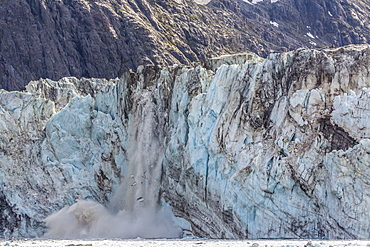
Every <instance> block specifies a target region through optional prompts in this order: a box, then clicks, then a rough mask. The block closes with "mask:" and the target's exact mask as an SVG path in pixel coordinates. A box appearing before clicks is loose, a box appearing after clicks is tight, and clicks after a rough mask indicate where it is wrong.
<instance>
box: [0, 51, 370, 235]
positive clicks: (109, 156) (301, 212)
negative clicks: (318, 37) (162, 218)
mask: <svg viewBox="0 0 370 247" xmlns="http://www.w3.org/2000/svg"><path fill="white" fill-rule="evenodd" d="M369 56H370V47H369V46H367V45H363V46H349V47H344V48H337V49H328V50H312V49H300V50H296V51H291V52H287V53H275V54H271V55H269V56H268V57H267V58H266V59H263V58H260V57H258V56H257V55H254V54H244V55H238V56H228V57H221V58H218V59H214V60H211V61H208V62H207V63H206V64H204V65H202V66H200V65H198V66H194V67H191V66H190V67H187V66H177V65H175V66H172V67H165V68H159V67H155V66H140V67H139V68H138V70H137V73H133V72H126V73H124V75H123V76H122V77H121V78H119V79H113V80H109V81H107V80H104V79H76V78H63V79H61V80H59V81H52V80H48V79H46V80H39V81H32V82H31V83H30V84H28V86H27V89H26V91H25V92H6V91H2V92H1V93H0V106H1V111H0V140H1V142H0V145H1V146H0V169H1V173H0V174H1V175H0V191H1V195H0V208H1V211H0V224H1V226H2V227H1V232H0V234H1V236H5V237H9V236H27V237H30V236H31V237H32V236H41V234H42V233H43V232H44V231H45V228H44V225H43V223H42V221H43V219H44V218H45V217H46V216H48V215H49V214H51V213H52V212H55V211H57V210H59V209H61V208H62V207H64V206H66V205H71V204H73V203H74V202H75V201H76V200H77V199H90V200H94V201H96V202H99V203H102V204H104V205H107V204H108V201H112V200H116V199H117V198H114V197H115V196H113V194H114V192H115V191H117V188H118V186H119V184H124V185H126V187H127V188H128V187H130V186H129V185H130V184H131V185H133V184H135V186H137V188H138V190H137V191H136V192H135V191H131V192H130V194H129V195H130V196H132V197H133V199H134V200H131V199H129V200H126V199H125V198H126V197H125V196H123V197H122V198H121V200H122V201H123V203H122V205H124V207H126V208H127V207H128V208H129V207H130V206H132V207H135V205H136V204H135V203H140V202H141V201H142V199H144V198H141V197H138V196H139V193H141V191H144V190H148V191H150V193H151V194H157V195H158V196H159V197H160V198H161V199H158V200H165V201H166V202H167V203H168V204H170V205H171V206H172V208H173V211H174V213H175V215H176V216H178V217H182V218H184V219H186V220H187V221H189V222H190V223H191V226H192V231H193V234H194V235H196V236H200V237H212V238H330V239H338V238H347V239H352V238H360V239H368V238H369V228H370V223H369V221H368V220H367V219H369V217H370V215H369V214H370V213H369V211H368V207H369V205H370V200H369V198H370V197H369V195H368V194H369V191H370V188H369V176H368V174H369V172H370V171H369V167H370V165H369V150H370V140H369V137H368V134H369V128H370V126H369V124H370V122H369V121H367V120H368V115H367V112H368V111H369V109H370V107H369V105H368V98H369V89H368V88H369V87H370V85H369V82H370V76H369V68H370V64H369V63H370V62H369V61H370V59H369ZM143 163H145V164H148V165H149V166H148V167H147V168H145V169H148V170H146V172H144V171H143V166H141V164H143ZM161 167H162V168H161ZM152 168H153V170H151V169H152ZM158 169H159V170H158ZM132 179H135V181H133V180H132ZM140 179H141V180H140ZM158 181H160V184H161V186H160V188H158V187H155V186H151V185H153V184H157V183H158ZM134 182H136V183H134ZM140 186H141V187H140ZM139 187H140V188H143V189H139ZM124 188H125V186H124ZM130 188H131V187H130ZM135 193H136V194H135ZM121 194H122V195H125V193H121ZM130 201H132V202H133V203H134V204H130V203H128V202H130Z"/></svg>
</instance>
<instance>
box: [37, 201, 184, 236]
mask: <svg viewBox="0 0 370 247" xmlns="http://www.w3.org/2000/svg"><path fill="white" fill-rule="evenodd" d="M175 221H176V219H175V217H174V216H173V214H172V211H171V210H170V208H169V207H157V208H156V209H148V208H142V209H140V210H137V211H135V212H126V211H124V210H121V211H119V212H118V213H117V214H113V213H112V212H110V211H109V210H108V209H107V208H106V207H104V206H103V205H101V204H99V203H97V202H94V201H85V200H80V201H78V202H77V203H75V204H73V205H72V206H66V207H64V208H63V209H61V210H60V211H58V212H56V213H54V214H52V215H50V216H49V217H47V218H46V219H45V222H46V226H47V227H48V228H49V230H48V231H47V233H46V234H45V235H44V237H45V238H56V239H85V238H136V237H141V238H179V237H180V236H181V233H182V230H181V228H180V227H179V226H177V225H176V223H175Z"/></svg>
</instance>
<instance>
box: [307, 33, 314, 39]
mask: <svg viewBox="0 0 370 247" xmlns="http://www.w3.org/2000/svg"><path fill="white" fill-rule="evenodd" d="M306 35H307V36H308V37H310V38H311V39H314V38H315V36H313V35H312V33H310V32H308V33H306Z"/></svg>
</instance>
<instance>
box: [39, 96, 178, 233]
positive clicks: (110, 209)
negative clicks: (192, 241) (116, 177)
mask: <svg viewBox="0 0 370 247" xmlns="http://www.w3.org/2000/svg"><path fill="white" fill-rule="evenodd" d="M149 96H150V95H149ZM134 100H135V104H134V108H133V109H132V112H133V113H134V114H132V115H131V117H130V120H129V124H128V126H129V127H128V130H127V131H128V134H129V138H128V144H127V147H126V148H125V149H126V150H127V159H128V162H127V167H126V169H124V170H125V172H126V173H125V174H124V177H123V181H122V183H121V185H120V186H119V187H118V189H117V190H116V191H115V193H114V195H113V197H112V198H111V200H110V202H109V203H108V205H107V206H106V207H105V206H103V205H101V204H99V203H97V202H94V201H86V200H80V201H78V202H77V203H75V204H73V205H72V206H66V207H64V208H63V209H62V210H60V211H59V212H57V213H54V214H52V215H50V216H49V217H47V218H46V219H45V222H46V226H47V227H48V228H49V230H48V232H47V233H46V234H45V235H44V237H46V238H64V239H65V238H135V237H142V238H177V237H180V235H181V233H182V230H181V228H180V227H179V226H178V225H177V224H176V217H175V216H174V215H173V213H172V211H171V209H170V207H169V206H166V203H164V202H162V201H161V199H160V186H161V175H162V159H163V139H164V134H163V131H162V130H161V127H160V126H161V125H162V124H161V122H160V120H159V119H158V116H159V115H160V114H161V113H160V112H159V110H158V107H156V105H155V104H154V103H153V102H152V97H142V96H141V95H139V96H138V97H137V98H136V99H134ZM143 116H145V117H143ZM161 154H162V155H161Z"/></svg>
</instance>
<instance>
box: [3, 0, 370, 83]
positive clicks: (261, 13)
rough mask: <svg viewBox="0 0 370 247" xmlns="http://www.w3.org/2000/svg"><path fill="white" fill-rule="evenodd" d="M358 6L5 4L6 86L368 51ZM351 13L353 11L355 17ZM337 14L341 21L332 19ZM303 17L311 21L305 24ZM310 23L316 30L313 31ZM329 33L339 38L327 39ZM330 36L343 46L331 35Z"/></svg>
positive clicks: (121, 1)
mask: <svg viewBox="0 0 370 247" xmlns="http://www.w3.org/2000/svg"><path fill="white" fill-rule="evenodd" d="M356 3H357V4H355V2H353V1H348V0H347V1H342V2H339V1H324V0H309V1H306V4H303V3H300V1H293V0H280V1H277V2H274V3H271V2H270V1H260V2H258V3H257V4H249V3H246V2H243V1H235V0H230V1H226V0H213V1H211V2H210V3H208V4H207V5H198V4H196V3H194V2H192V1H172V0H135V1H134V0H130V1H128V0H114V1H110V2H106V1H103V0H95V1H86V0H63V1H62V0H58V1H47V0H16V1H3V2H1V3H0V75H1V76H0V87H1V88H4V89H8V90H21V89H23V88H24V86H25V85H26V84H27V83H28V82H29V81H30V80H35V79H39V78H50V79H54V80H57V79H60V78H62V77H65V76H76V77H78V78H80V77H98V78H107V79H109V78H115V77H119V76H121V75H122V73H123V72H124V71H127V70H129V69H132V70H136V68H137V67H138V66H139V65H146V64H158V65H171V64H175V63H182V64H189V63H191V62H199V61H205V60H206V59H207V58H210V57H212V56H219V55H223V54H229V53H239V52H245V51H251V52H255V53H257V54H259V55H260V56H264V57H266V56H267V55H268V54H269V53H271V52H273V51H275V52H281V51H287V50H292V49H297V48H299V47H328V46H331V45H336V46H341V45H346V44H350V43H366V42H368V40H369V17H368V16H370V15H368V13H369V8H368V5H369V3H368V1H367V0H366V1H358V2H356ZM342 5H343V6H345V7H346V6H347V7H346V8H347V9H348V10H347V12H346V11H344V10H343V8H344V7H343V6H342ZM310 6H311V7H312V6H313V7H312V8H311V9H312V10H311V9H310V8H309V7H310ZM327 6H329V7H330V8H329V7H327ZM328 8H329V9H330V14H331V15H333V16H332V19H333V20H330V21H328V19H330V18H331V17H330V16H329V12H328ZM305 9H306V11H304V10H305ZM323 11H324V12H323ZM325 11H326V12H327V13H326V12H325ZM311 12H313V13H316V12H317V14H318V15H320V13H324V14H325V15H324V17H325V18H324V17H322V18H321V19H320V18H316V17H315V15H313V16H311ZM300 13H303V14H304V15H303V17H304V18H306V19H304V20H301V15H300ZM348 13H350V14H348ZM353 16H357V19H356V18H352V17H353ZM329 17H330V18H329ZM347 17H348V18H347ZM350 17H351V18H350ZM284 19H288V20H289V21H288V22H287V21H285V22H284ZM347 19H348V20H347ZM315 21H317V25H316V24H315V23H316V22H315ZM309 22H310V23H311V22H312V23H313V24H312V25H311V26H312V27H311V29H310V30H309V29H307V26H308V23H309ZM320 23H321V24H320ZM361 23H362V24H363V25H362V26H361ZM294 24H296V25H298V26H299V27H298V28H297V27H295V26H294ZM314 24H315V25H314ZM359 28H360V30H358V29H359ZM329 29H332V31H331V32H327V31H328V30H329ZM356 29H357V31H356ZM294 30H296V31H294ZM292 31H294V32H293V33H292ZM329 31H330V30H329ZM329 34H330V35H332V36H333V37H334V36H335V38H333V37H331V36H330V37H324V36H325V35H329ZM316 36H317V37H318V38H316ZM312 37H313V38H312Z"/></svg>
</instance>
